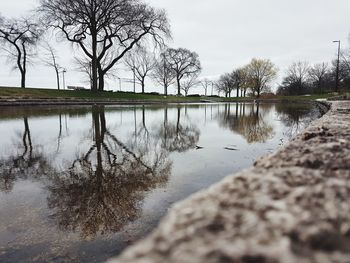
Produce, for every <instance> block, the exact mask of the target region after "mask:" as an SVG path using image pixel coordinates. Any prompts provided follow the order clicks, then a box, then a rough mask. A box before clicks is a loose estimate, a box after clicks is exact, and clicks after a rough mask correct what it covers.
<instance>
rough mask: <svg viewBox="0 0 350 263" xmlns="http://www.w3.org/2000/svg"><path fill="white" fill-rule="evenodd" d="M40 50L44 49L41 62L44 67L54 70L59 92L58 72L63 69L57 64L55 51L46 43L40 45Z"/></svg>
mask: <svg viewBox="0 0 350 263" xmlns="http://www.w3.org/2000/svg"><path fill="white" fill-rule="evenodd" d="M42 48H43V49H44V52H45V53H44V58H43V59H42V60H43V62H44V64H45V65H46V66H49V67H52V68H53V69H54V70H55V73H56V82H57V89H58V90H59V89H60V70H61V69H63V68H62V67H61V66H60V65H59V64H58V55H57V51H56V50H55V49H54V48H53V47H52V46H51V45H50V43H48V42H45V43H44V45H42Z"/></svg>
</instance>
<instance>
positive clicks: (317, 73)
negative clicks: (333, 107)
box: [308, 62, 328, 92]
mask: <svg viewBox="0 0 350 263" xmlns="http://www.w3.org/2000/svg"><path fill="white" fill-rule="evenodd" d="M327 72H328V64H327V63H325V62H323V63H319V64H315V65H314V66H312V67H311V68H310V69H309V72H308V74H309V77H310V78H311V79H312V80H313V81H314V82H315V83H317V89H318V91H320V92H322V82H323V80H324V78H325V76H326V74H327Z"/></svg>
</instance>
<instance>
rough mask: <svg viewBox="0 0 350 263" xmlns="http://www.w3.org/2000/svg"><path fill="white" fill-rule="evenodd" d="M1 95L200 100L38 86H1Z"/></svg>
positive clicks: (196, 99)
mask: <svg viewBox="0 0 350 263" xmlns="http://www.w3.org/2000/svg"><path fill="white" fill-rule="evenodd" d="M0 97H8V98H26V99H27V98H33V99H35V98H48V99H49V98H76V99H91V100H94V99H109V100H164V101H199V100H200V98H186V97H177V96H167V97H166V98H165V97H164V96H163V95H154V94H140V93H136V94H134V93H129V92H91V91H89V90H83V91H75V90H55V89H37V88H25V89H21V88H11V87H0Z"/></svg>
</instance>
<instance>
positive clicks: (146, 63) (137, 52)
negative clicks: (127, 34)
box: [124, 47, 155, 93]
mask: <svg viewBox="0 0 350 263" xmlns="http://www.w3.org/2000/svg"><path fill="white" fill-rule="evenodd" d="M124 61H125V64H126V66H127V67H129V68H130V69H131V70H132V71H133V72H134V74H135V77H136V79H137V80H138V81H139V83H140V84H141V88H142V93H145V80H146V77H147V76H148V74H149V73H150V72H151V71H152V70H153V69H154V67H155V59H154V56H153V55H151V53H150V52H148V51H147V50H146V48H144V47H137V48H136V49H134V50H133V51H132V52H130V53H129V54H128V55H127V56H126V57H125V60H124Z"/></svg>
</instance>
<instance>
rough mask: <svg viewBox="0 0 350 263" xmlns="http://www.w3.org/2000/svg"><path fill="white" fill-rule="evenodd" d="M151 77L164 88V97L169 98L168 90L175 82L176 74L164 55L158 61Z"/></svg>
mask: <svg viewBox="0 0 350 263" xmlns="http://www.w3.org/2000/svg"><path fill="white" fill-rule="evenodd" d="M151 76H152V78H153V80H155V81H156V82H157V83H158V84H160V85H162V86H163V88H164V95H166V96H167V95H168V88H169V86H170V85H171V84H173V82H174V80H175V72H174V70H173V69H172V68H171V65H170V64H169V62H168V61H167V60H166V56H165V54H164V53H161V54H160V56H159V58H158V59H157V60H156V63H155V65H154V69H153V71H152V75H151Z"/></svg>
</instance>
